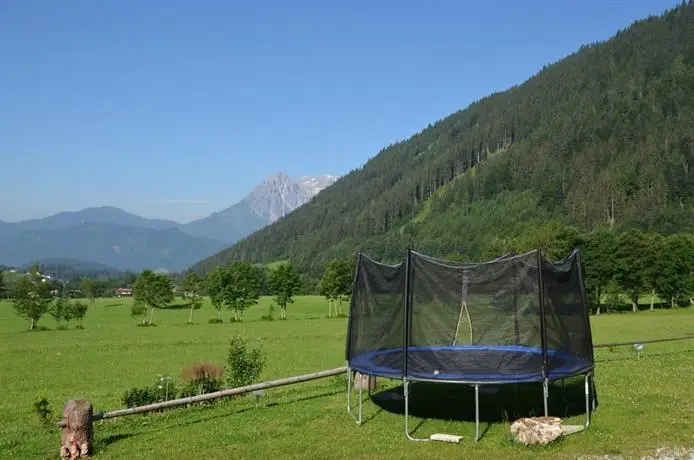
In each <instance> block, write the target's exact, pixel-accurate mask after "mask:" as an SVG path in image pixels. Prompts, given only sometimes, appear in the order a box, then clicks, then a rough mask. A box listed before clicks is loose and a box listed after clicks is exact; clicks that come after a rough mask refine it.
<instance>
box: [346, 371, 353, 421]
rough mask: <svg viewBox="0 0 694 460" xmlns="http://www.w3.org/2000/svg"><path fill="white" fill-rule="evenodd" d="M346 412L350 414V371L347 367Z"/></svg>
mask: <svg viewBox="0 0 694 460" xmlns="http://www.w3.org/2000/svg"><path fill="white" fill-rule="evenodd" d="M347 412H348V413H350V414H351V413H352V369H350V368H349V367H347Z"/></svg>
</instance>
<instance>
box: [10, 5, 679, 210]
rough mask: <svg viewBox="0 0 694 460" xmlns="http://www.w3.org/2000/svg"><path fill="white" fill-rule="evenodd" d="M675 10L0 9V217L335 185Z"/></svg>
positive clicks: (217, 201) (215, 201) (212, 200)
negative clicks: (473, 108) (285, 180)
mask: <svg viewBox="0 0 694 460" xmlns="http://www.w3.org/2000/svg"><path fill="white" fill-rule="evenodd" d="M677 3H679V2H678V1H675V0H669V1H666V0H623V1H610V0H583V1H580V2H568V1H549V0H534V1H530V2H522V1H518V0H513V1H512V0H504V1H495V2H481V1H472V0H468V1H460V0H458V1H453V0H451V1H432V2H424V1H414V0H388V1H375V0H374V1H363V0H353V1H349V2H331V1H313V2H309V1H302V0H295V1H291V2H289V1H276V2H270V1H246V2H232V1H221V0H220V1H214V0H204V1H199V2H194V1H190V0H189V1H186V2H184V1H179V0H168V1H159V0H148V1H145V2H140V1H135V0H99V1H90V0H80V1H77V0H60V1H51V0H43V1H36V0H0V69H2V70H0V88H1V89H0V197H2V198H0V220H5V221H17V220H21V219H26V218H33V217H41V216H45V215H49V214H52V213H55V212H58V211H62V210H78V209H81V208H85V207H89V206H101V205H113V206H118V207H121V208H123V209H125V210H127V211H130V212H134V213H137V214H140V215H143V216H145V217H158V218H170V219H174V220H179V221H182V222H185V221H188V220H191V219H194V218H198V217H202V216H205V215H207V214H209V213H210V212H213V211H216V210H219V209H222V208H225V207H227V206H229V205H231V204H233V203H234V202H236V201H238V200H239V199H241V198H243V196H244V195H246V194H247V193H248V192H249V191H250V190H251V189H252V188H253V187H254V186H255V185H256V184H257V183H259V182H261V181H262V180H263V179H264V178H265V177H266V176H269V175H271V174H273V173H275V172H277V171H280V170H282V171H285V172H287V173H288V174H290V175H293V176H301V175H315V174H323V173H328V174H346V173H347V172H349V171H350V170H351V169H354V168H357V167H359V166H360V165H362V164H363V163H364V162H365V161H366V160H368V159H369V158H370V157H372V156H374V155H375V154H377V153H378V151H379V150H380V149H381V148H383V147H384V146H387V145H388V144H389V143H391V142H393V141H396V140H401V139H405V138H407V137H409V136H410V135H412V134H414V133H416V132H418V131H420V130H421V129H422V128H424V127H425V126H426V125H427V124H428V123H430V122H434V121H436V120H438V119H440V118H442V117H444V116H446V115H448V114H450V113H452V112H454V111H456V110H458V109H461V108H464V107H465V106H466V105H468V104H469V103H470V102H472V101H474V100H476V99H479V98H481V97H484V96H486V95H487V94H489V93H491V92H493V91H499V90H503V89H505V88H508V87H509V86H511V85H514V84H516V83H520V82H522V81H524V80H526V79H527V78H529V77H530V76H532V75H533V74H534V73H536V72H537V71H538V70H540V69H541V67H542V66H543V65H544V64H548V63H551V62H553V61H556V60H558V59H560V58H562V57H564V56H566V55H567V54H570V53H572V52H573V51H575V50H576V49H577V48H579V47H580V45H581V44H583V43H589V42H594V41H599V40H604V39H607V38H609V37H611V36H612V35H613V34H614V33H615V32H616V31H617V30H618V29H621V28H624V27H626V26H628V25H629V24H631V23H632V22H633V21H634V20H636V19H640V18H643V17H646V16H648V15H651V14H660V13H661V12H663V11H664V10H665V9H667V8H671V7H673V6H675V5H676V4H677Z"/></svg>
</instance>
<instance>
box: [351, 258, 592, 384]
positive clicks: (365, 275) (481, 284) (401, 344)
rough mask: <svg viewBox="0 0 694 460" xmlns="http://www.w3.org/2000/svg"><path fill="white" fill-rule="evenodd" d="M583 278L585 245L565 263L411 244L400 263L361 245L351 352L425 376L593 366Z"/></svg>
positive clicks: (560, 372) (515, 374)
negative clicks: (456, 255) (484, 257)
mask: <svg viewBox="0 0 694 460" xmlns="http://www.w3.org/2000/svg"><path fill="white" fill-rule="evenodd" d="M583 284H584V283H583V279H582V272H581V263H580V254H579V252H578V251H574V252H573V253H571V255H569V256H568V257H567V258H566V259H564V260H561V261H558V262H553V261H550V260H547V259H546V258H544V257H543V256H542V254H541V253H540V252H539V251H530V252H527V253H524V254H515V253H508V254H505V255H504V256H501V257H499V258H496V259H494V260H490V261H488V262H482V263H461V262H453V261H446V260H443V259H437V258H434V257H430V256H427V255H424V254H420V253H417V252H414V251H408V253H407V256H406V262H404V263H401V264H399V265H384V264H380V263H378V262H375V261H373V260H371V259H369V258H368V257H366V256H364V255H363V254H360V255H359V258H358V263H357V270H356V273H355V282H354V289H353V294H352V300H351V308H350V318H349V333H348V340H347V360H348V362H349V364H350V366H351V367H353V368H355V369H357V370H359V371H360V372H362V373H366V374H372V375H383V376H388V377H407V378H410V379H420V380H451V381H469V382H477V381H480V382H482V381H487V382H489V381H499V382H502V381H535V380H541V379H543V378H549V379H554V378H563V377H567V376H570V375H577V374H579V373H585V372H586V371H588V370H590V369H592V367H593V353H592V350H593V349H592V339H591V334H590V323H589V318H588V309H587V306H586V296H585V288H584V285H583ZM405 331H407V333H405Z"/></svg>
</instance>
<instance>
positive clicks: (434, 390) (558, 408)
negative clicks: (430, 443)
mask: <svg viewBox="0 0 694 460" xmlns="http://www.w3.org/2000/svg"><path fill="white" fill-rule="evenodd" d="M591 387H592V389H591V400H590V405H591V411H592V410H594V407H593V404H595V407H597V403H598V398H597V392H596V389H595V384H594V383H593V384H592V385H591ZM593 398H594V401H593ZM371 400H372V401H373V403H374V404H375V405H376V406H378V407H380V408H381V410H384V411H387V412H390V413H394V414H399V415H403V416H404V414H405V401H404V397H403V387H402V385H400V386H397V387H394V388H392V389H390V390H385V391H382V392H379V393H375V394H372V396H371ZM547 405H548V410H549V415H550V416H556V417H561V418H568V417H574V416H579V415H585V413H586V403H585V386H584V379H583V377H577V378H571V379H566V380H565V381H563V383H562V382H561V381H559V382H553V383H551V384H550V386H549V397H548V401H547ZM408 413H409V415H410V416H411V417H413V418H420V419H422V420H421V421H420V422H419V423H418V424H417V425H416V427H415V425H414V422H415V420H410V423H412V425H410V426H411V427H414V431H416V430H417V429H418V428H419V427H420V426H421V425H422V424H423V423H424V420H425V419H435V420H453V421H461V422H473V423H474V422H475V389H474V387H473V386H469V385H464V384H452V383H432V382H413V383H411V384H410V397H409V407H408ZM543 415H544V400H543V397H542V384H541V383H523V384H508V385H482V386H480V390H479V420H480V423H486V424H487V427H486V428H485V429H484V432H483V433H482V434H481V435H482V436H484V433H486V432H487V431H488V430H489V428H490V426H491V424H493V423H509V422H512V421H514V420H517V419H519V418H521V417H537V416H543ZM372 418H373V417H370V418H369V419H372ZM366 421H367V420H365V421H364V422H366ZM414 431H413V432H414Z"/></svg>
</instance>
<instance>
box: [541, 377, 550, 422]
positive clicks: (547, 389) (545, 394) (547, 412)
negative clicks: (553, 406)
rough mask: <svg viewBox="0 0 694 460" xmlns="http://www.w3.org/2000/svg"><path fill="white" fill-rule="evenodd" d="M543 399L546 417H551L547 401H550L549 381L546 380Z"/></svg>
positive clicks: (544, 381) (543, 385)
mask: <svg viewBox="0 0 694 460" xmlns="http://www.w3.org/2000/svg"><path fill="white" fill-rule="evenodd" d="M542 397H543V399H544V403H545V417H549V407H548V404H547V400H548V399H549V380H547V379H544V380H543V381H542Z"/></svg>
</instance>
